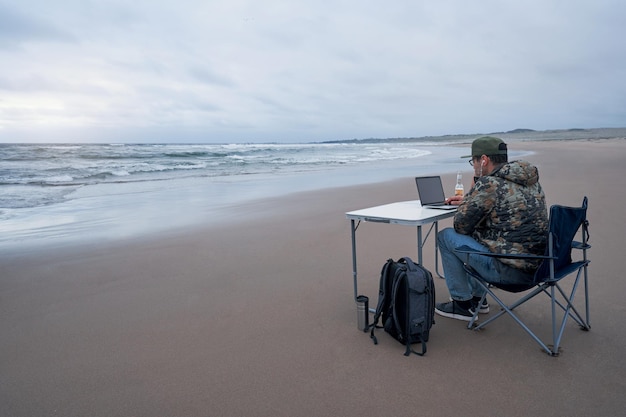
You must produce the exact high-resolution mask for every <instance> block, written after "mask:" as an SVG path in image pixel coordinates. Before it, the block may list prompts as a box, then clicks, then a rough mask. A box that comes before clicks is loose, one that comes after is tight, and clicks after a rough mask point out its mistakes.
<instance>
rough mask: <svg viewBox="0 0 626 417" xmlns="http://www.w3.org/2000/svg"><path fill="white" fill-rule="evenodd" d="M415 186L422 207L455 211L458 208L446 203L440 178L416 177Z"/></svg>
mask: <svg viewBox="0 0 626 417" xmlns="http://www.w3.org/2000/svg"><path fill="white" fill-rule="evenodd" d="M415 184H417V192H418V194H419V197H420V202H421V203H422V207H426V208H432V209H438V210H454V209H456V208H457V207H458V206H455V205H452V204H446V203H445V200H446V196H445V194H444V193H443V185H441V177H440V176H432V177H415Z"/></svg>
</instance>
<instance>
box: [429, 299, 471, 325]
mask: <svg viewBox="0 0 626 417" xmlns="http://www.w3.org/2000/svg"><path fill="white" fill-rule="evenodd" d="M435 313H437V314H439V315H440V316H444V317H450V318H451V319H457V320H464V321H470V320H471V319H472V317H474V311H473V310H472V309H471V308H469V309H467V308H464V307H462V306H461V305H460V304H459V302H458V301H455V300H452V301H449V302H447V303H437V305H436V306H435Z"/></svg>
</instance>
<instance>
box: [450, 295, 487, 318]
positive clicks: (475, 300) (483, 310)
mask: <svg viewBox="0 0 626 417" xmlns="http://www.w3.org/2000/svg"><path fill="white" fill-rule="evenodd" d="M450 301H452V297H450ZM479 301H480V297H474V298H472V310H473V309H474V308H476V305H477V304H478V302H479ZM478 312H479V313H480V314H487V313H489V302H488V301H487V299H486V298H485V299H484V300H483V303H482V304H481V305H480V308H479V309H478Z"/></svg>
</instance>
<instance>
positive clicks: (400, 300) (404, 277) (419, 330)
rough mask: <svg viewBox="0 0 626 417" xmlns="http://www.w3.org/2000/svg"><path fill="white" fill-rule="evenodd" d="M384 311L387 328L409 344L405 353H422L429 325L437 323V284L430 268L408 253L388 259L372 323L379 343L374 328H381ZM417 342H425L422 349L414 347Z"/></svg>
mask: <svg viewBox="0 0 626 417" xmlns="http://www.w3.org/2000/svg"><path fill="white" fill-rule="evenodd" d="M381 315H382V318H383V327H384V329H385V331H386V332H387V333H389V334H390V335H391V336H393V337H394V338H395V339H396V340H397V341H399V342H400V343H402V344H404V345H406V352H405V353H404V355H405V356H409V355H410V354H411V352H413V353H415V354H417V355H420V356H423V355H424V354H425V353H426V342H427V341H428V335H429V332H430V328H431V327H432V325H433V324H435V320H434V315H435V285H434V283H433V276H432V274H431V273H430V271H428V270H427V269H426V268H424V267H423V266H421V265H416V264H415V263H413V261H412V260H411V259H410V258H407V257H404V258H401V259H399V260H398V262H394V260H393V259H389V260H388V261H387V263H385V265H384V266H383V269H382V271H381V273H380V286H379V292H378V305H377V306H376V314H375V315H374V323H373V324H371V326H370V327H371V328H372V330H371V333H370V337H371V338H372V340H373V341H374V344H378V340H377V339H376V336H374V330H376V328H380V326H378V321H379V319H380V316H381ZM417 342H421V343H422V353H419V352H416V351H415V350H413V349H412V348H411V344H413V343H417Z"/></svg>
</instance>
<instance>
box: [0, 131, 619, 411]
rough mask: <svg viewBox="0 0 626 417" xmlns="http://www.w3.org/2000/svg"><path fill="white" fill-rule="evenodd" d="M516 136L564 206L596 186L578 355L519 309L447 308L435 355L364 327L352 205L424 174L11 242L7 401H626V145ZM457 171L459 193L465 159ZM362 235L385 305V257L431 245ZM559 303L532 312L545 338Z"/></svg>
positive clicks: (366, 227) (118, 406) (371, 285)
mask: <svg viewBox="0 0 626 417" xmlns="http://www.w3.org/2000/svg"><path fill="white" fill-rule="evenodd" d="M516 146H519V147H521V146H523V148H524V149H527V150H531V151H533V154H532V155H528V156H527V157H525V159H527V160H529V161H530V162H532V163H534V164H536V165H537V166H538V168H539V172H540V182H541V184H542V186H543V188H544V191H545V194H546V196H547V202H548V204H550V205H552V204H564V205H580V203H581V202H582V199H583V196H588V198H589V211H588V218H589V222H590V226H589V230H590V243H591V245H592V249H591V251H590V253H589V255H590V256H589V257H590V259H591V265H590V267H589V277H590V288H589V291H590V304H591V331H589V332H583V331H580V330H579V329H578V328H577V326H576V325H575V324H574V323H573V322H572V321H569V322H568V324H567V329H566V332H565V335H564V337H563V341H562V349H563V351H562V353H561V355H560V356H558V357H550V356H548V355H546V354H545V353H542V351H541V349H540V348H539V346H538V345H537V344H536V343H535V342H534V341H533V340H532V339H530V337H528V336H527V334H526V333H525V332H523V330H521V329H520V328H519V327H518V326H517V325H516V324H515V323H514V322H513V321H512V320H510V319H509V318H502V319H500V320H498V321H496V322H494V323H492V324H491V325H490V326H488V328H487V329H485V330H483V331H480V332H473V331H468V330H467V329H466V328H465V326H466V323H465V322H461V321H457V320H451V319H446V318H442V317H436V324H435V325H434V327H433V328H432V330H431V334H430V340H429V343H428V353H427V354H426V355H425V356H424V357H418V356H416V355H412V356H410V357H405V356H403V353H404V349H403V346H402V345H400V344H399V343H398V342H396V341H395V340H393V339H392V338H391V337H388V335H386V334H384V333H383V332H380V334H379V336H378V340H379V343H378V345H374V344H373V343H372V341H371V340H370V338H369V335H367V334H364V333H363V332H360V331H358V329H357V318H356V306H355V303H354V300H353V287H352V260H351V240H350V222H349V221H348V220H347V219H346V217H345V213H346V212H348V211H352V210H356V209H361V208H365V207H370V206H375V205H379V204H386V203H390V202H395V201H403V200H412V199H415V198H416V196H415V183H414V181H413V178H412V177H407V178H402V179H395V180H392V181H386V182H382V183H371V184H360V185H356V186H349V187H335V188H326V189H321V190H313V191H306V192H300V193H292V194H289V195H285V196H276V197H271V198H267V199H260V200H256V201H254V202H243V203H237V204H233V205H232V207H231V208H230V209H231V210H232V212H233V213H237V214H238V215H239V216H238V221H236V222H232V221H229V222H224V223H220V222H212V223H211V224H206V225H203V226H202V225H201V226H197V225H194V226H193V227H183V228H180V229H178V230H168V231H166V232H162V233H159V234H156V235H151V236H145V237H133V238H129V239H123V240H120V241H110V240H106V241H95V242H90V243H85V244H81V245H75V246H72V245H63V246H59V247H54V248H53V247H50V248H45V249H42V248H39V247H38V248H36V249H33V250H24V251H23V252H19V253H17V252H10V253H3V254H1V255H0V316H1V320H0V335H1V337H0V415H2V416H11V417H19V416H54V415H58V416H290V417H293V416H357V415H362V414H369V415H375V416H415V415H421V414H424V415H437V416H442V417H444V416H458V415H470V416H473V415H476V416H503V415H506V416H528V415H541V416H563V415H567V416H589V415H597V416H612V415H620V414H621V413H623V410H624V409H626V398H625V397H624V395H623V393H624V392H625V391H626V382H624V377H623V375H624V374H626V361H624V359H623V357H622V355H623V351H624V348H625V347H626V331H624V328H623V324H622V320H623V319H624V318H625V317H626V314H625V313H626V307H625V305H626V304H625V303H624V301H623V295H624V294H626V283H625V280H624V279H623V277H622V273H621V270H622V269H623V267H622V266H621V262H620V259H621V256H623V255H622V250H621V246H622V241H623V239H624V231H625V227H624V222H623V220H621V215H620V214H619V212H618V210H619V207H621V206H623V203H626V198H625V197H624V193H623V192H622V190H621V189H620V188H619V184H620V183H621V182H622V181H623V180H624V177H625V174H626V168H625V165H624V162H623V161H624V160H626V140H624V139H606V140H603V139H597V140H572V141H542V142H523V144H522V143H515V144H512V145H511V149H512V150H514V149H515V148H514V147H516ZM467 147H468V149H469V144H468V145H467ZM442 178H443V180H444V188H445V189H446V190H452V189H453V186H454V181H455V175H454V173H446V174H445V175H443V177H442ZM450 225H451V221H450V220H449V219H448V220H445V221H443V222H442V223H441V225H440V227H448V226H450ZM430 239H431V240H430V241H429V244H427V245H426V248H425V251H424V259H425V262H424V264H425V266H426V267H427V268H429V269H431V270H434V253H433V247H432V237H431V238H430ZM357 247H358V255H359V258H358V259H359V264H358V268H359V292H360V293H362V294H365V295H368V296H369V297H370V303H372V302H374V303H375V300H376V296H377V292H378V291H377V289H378V278H379V273H380V269H381V267H382V265H383V264H384V262H385V261H386V260H387V259H388V258H400V257H402V256H410V257H413V258H415V257H416V248H415V230H414V229H413V228H410V227H406V226H398V225H389V224H376V223H362V224H361V225H360V227H359V230H358V234H357ZM435 285H436V291H437V301H438V302H441V301H446V300H447V298H448V293H447V289H446V286H445V282H444V280H442V279H438V278H437V279H435ZM578 295H579V297H578V298H577V299H578V300H579V301H580V300H581V296H582V291H580V290H579V294H578ZM507 297H508V295H504V298H505V299H507ZM540 301H543V302H540ZM546 301H547V299H544V300H541V299H539V300H533V301H532V302H531V303H530V308H529V307H525V309H523V310H521V311H523V313H521V314H523V316H524V317H525V318H528V320H529V323H530V325H531V326H532V325H534V328H535V329H537V330H538V332H539V333H540V335H542V336H548V335H549V334H550V330H551V329H550V324H549V321H546V320H549V318H548V315H549V305H548V303H547V302H546ZM493 304H494V303H492V306H493Z"/></svg>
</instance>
